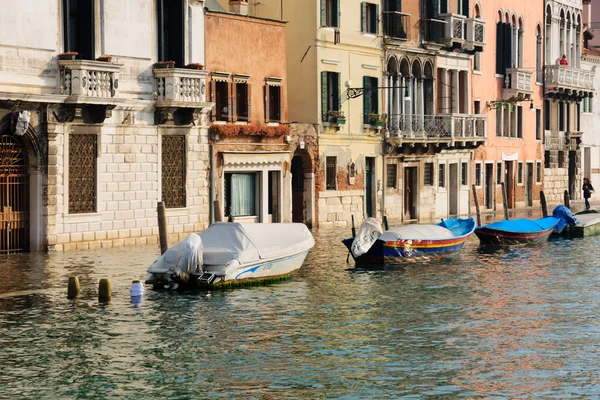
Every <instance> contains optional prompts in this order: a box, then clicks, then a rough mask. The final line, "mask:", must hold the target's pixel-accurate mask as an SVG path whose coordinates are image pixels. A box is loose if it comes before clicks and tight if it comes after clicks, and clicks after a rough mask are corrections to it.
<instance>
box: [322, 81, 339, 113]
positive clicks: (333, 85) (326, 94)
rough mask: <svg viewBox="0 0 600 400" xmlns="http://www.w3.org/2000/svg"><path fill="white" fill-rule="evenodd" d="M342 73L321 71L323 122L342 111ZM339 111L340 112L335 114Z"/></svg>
mask: <svg viewBox="0 0 600 400" xmlns="http://www.w3.org/2000/svg"><path fill="white" fill-rule="evenodd" d="M340 111H341V110H340V74H339V73H338V72H326V71H323V72H321V113H322V114H323V115H322V117H323V122H335V121H332V119H334V118H335V117H332V115H339V112H340ZM335 113H338V114H335Z"/></svg>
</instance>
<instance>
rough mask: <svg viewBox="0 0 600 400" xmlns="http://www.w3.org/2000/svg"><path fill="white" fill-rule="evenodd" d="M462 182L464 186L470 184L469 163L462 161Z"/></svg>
mask: <svg viewBox="0 0 600 400" xmlns="http://www.w3.org/2000/svg"><path fill="white" fill-rule="evenodd" d="M460 184H461V185H462V186H469V163H466V162H464V161H463V162H461V163H460Z"/></svg>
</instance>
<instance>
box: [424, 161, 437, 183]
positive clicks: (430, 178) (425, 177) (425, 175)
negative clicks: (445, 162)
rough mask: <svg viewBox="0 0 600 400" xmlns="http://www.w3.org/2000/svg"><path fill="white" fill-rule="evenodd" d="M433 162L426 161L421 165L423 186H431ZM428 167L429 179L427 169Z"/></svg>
mask: <svg viewBox="0 0 600 400" xmlns="http://www.w3.org/2000/svg"><path fill="white" fill-rule="evenodd" d="M433 167H434V164H433V162H426V163H425V165H424V166H423V186H433V184H434V182H435V171H434V170H433ZM428 169H429V180H427V178H428V176H427V175H428V174H427V170H428Z"/></svg>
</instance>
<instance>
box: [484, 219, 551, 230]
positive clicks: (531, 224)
mask: <svg viewBox="0 0 600 400" xmlns="http://www.w3.org/2000/svg"><path fill="white" fill-rule="evenodd" d="M557 223H558V218H554V217H545V218H540V219H527V218H518V219H509V220H502V221H498V222H493V223H491V224H487V225H484V226H482V227H481V228H489V229H496V230H500V231H505V232H521V233H526V232H538V231H545V230H546V229H550V228H553V227H554V226H555V225H556V224H557Z"/></svg>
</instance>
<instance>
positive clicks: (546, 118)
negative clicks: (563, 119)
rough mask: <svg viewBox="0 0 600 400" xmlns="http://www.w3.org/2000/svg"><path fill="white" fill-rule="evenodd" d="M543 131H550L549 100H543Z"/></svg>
mask: <svg viewBox="0 0 600 400" xmlns="http://www.w3.org/2000/svg"><path fill="white" fill-rule="evenodd" d="M544 130H547V131H549V130H550V100H544Z"/></svg>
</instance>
